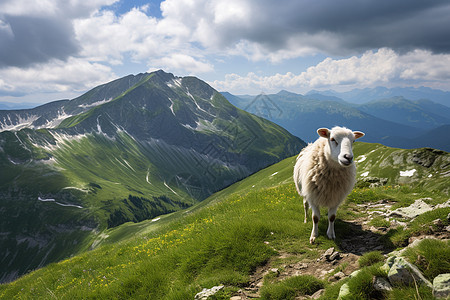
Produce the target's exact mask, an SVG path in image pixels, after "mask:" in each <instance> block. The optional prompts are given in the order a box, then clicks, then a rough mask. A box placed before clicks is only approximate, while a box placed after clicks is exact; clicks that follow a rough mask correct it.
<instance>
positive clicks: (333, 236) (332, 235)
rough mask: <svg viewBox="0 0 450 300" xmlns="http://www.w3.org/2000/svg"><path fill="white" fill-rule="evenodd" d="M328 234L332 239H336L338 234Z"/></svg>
mask: <svg viewBox="0 0 450 300" xmlns="http://www.w3.org/2000/svg"><path fill="white" fill-rule="evenodd" d="M327 236H328V238H329V239H330V240H334V239H336V235H335V234H334V233H331V234H327Z"/></svg>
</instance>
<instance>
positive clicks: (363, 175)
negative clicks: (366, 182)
mask: <svg viewBox="0 0 450 300" xmlns="http://www.w3.org/2000/svg"><path fill="white" fill-rule="evenodd" d="M367 176H369V171H367V172H364V173H362V174H361V177H367Z"/></svg>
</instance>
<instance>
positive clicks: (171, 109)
mask: <svg viewBox="0 0 450 300" xmlns="http://www.w3.org/2000/svg"><path fill="white" fill-rule="evenodd" d="M169 101H170V103H171V104H170V106H169V108H170V111H171V112H172V114H173V115H174V116H175V112H174V111H173V100H172V99H170V97H169Z"/></svg>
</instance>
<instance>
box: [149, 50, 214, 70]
mask: <svg viewBox="0 0 450 300" xmlns="http://www.w3.org/2000/svg"><path fill="white" fill-rule="evenodd" d="M151 65H152V66H157V68H159V69H164V70H167V71H169V72H175V73H177V72H181V73H182V72H184V71H185V70H189V71H190V72H192V74H199V73H207V72H210V71H212V70H213V66H212V65H211V64H210V63H208V62H203V61H200V60H197V59H195V58H194V57H192V56H189V55H186V54H181V53H174V54H171V55H169V56H164V57H162V58H159V59H155V60H152V61H151Z"/></svg>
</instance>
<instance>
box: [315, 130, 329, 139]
mask: <svg viewBox="0 0 450 300" xmlns="http://www.w3.org/2000/svg"><path fill="white" fill-rule="evenodd" d="M317 134H318V135H319V136H321V137H324V138H328V137H329V136H330V130H329V129H328V128H319V129H317Z"/></svg>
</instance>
